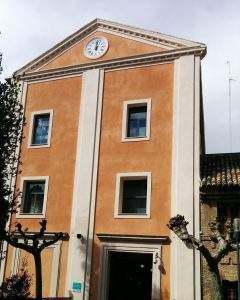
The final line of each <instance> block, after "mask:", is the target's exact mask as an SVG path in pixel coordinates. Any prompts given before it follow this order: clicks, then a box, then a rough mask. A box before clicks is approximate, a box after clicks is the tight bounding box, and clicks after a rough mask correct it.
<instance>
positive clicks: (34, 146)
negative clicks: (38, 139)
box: [28, 144, 50, 149]
mask: <svg viewBox="0 0 240 300" xmlns="http://www.w3.org/2000/svg"><path fill="white" fill-rule="evenodd" d="M49 147H50V144H43V145H28V148H29V149H36V148H49Z"/></svg>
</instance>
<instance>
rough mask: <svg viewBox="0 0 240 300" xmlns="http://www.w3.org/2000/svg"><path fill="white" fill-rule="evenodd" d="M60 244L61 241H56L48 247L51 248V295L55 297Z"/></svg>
mask: <svg viewBox="0 0 240 300" xmlns="http://www.w3.org/2000/svg"><path fill="white" fill-rule="evenodd" d="M61 246H62V241H58V242H57V243H55V244H54V245H52V246H50V247H49V248H53V257H52V271H51V281H50V296H51V297H57V290H58V278H59V266H60V256H61Z"/></svg>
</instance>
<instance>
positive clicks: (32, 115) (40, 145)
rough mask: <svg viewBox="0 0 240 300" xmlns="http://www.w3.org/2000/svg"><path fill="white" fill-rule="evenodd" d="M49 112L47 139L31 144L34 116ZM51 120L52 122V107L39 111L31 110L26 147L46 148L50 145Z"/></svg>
mask: <svg viewBox="0 0 240 300" xmlns="http://www.w3.org/2000/svg"><path fill="white" fill-rule="evenodd" d="M48 114H49V127H48V140H47V143H46V144H33V143H32V139H33V133H34V126H35V117H36V116H41V115H48ZM52 122H53V109H46V110H40V111H33V112H32V113H31V119H30V126H29V133H28V148H32V149H33V148H46V147H50V145H51V135H52Z"/></svg>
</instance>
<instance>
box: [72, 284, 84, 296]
mask: <svg viewBox="0 0 240 300" xmlns="http://www.w3.org/2000/svg"><path fill="white" fill-rule="evenodd" d="M81 290H82V283H81V282H79V281H73V283H72V291H73V292H76V293H81Z"/></svg>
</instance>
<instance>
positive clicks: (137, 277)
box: [107, 252, 153, 300]
mask: <svg viewBox="0 0 240 300" xmlns="http://www.w3.org/2000/svg"><path fill="white" fill-rule="evenodd" d="M109 256H110V257H109V277H108V278H109V281H108V282H109V284H108V298H107V299H108V300H135V299H137V300H151V298H152V297H151V294H152V259H153V257H152V254H146V253H132V252H110V255H109Z"/></svg>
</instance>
